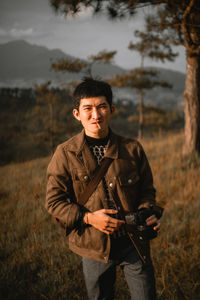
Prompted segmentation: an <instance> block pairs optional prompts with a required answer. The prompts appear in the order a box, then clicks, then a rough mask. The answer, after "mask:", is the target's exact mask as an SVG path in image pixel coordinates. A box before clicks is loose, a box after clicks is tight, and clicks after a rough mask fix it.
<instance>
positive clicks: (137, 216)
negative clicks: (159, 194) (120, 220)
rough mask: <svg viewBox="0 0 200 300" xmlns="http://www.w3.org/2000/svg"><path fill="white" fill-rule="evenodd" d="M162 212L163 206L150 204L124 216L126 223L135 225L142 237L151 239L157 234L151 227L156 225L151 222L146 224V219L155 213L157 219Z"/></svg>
mask: <svg viewBox="0 0 200 300" xmlns="http://www.w3.org/2000/svg"><path fill="white" fill-rule="evenodd" d="M162 214H163V208H162V207H160V206H157V205H151V206H149V207H142V208H140V209H138V210H137V211H136V212H131V213H128V214H127V215H126V216H125V220H126V223H127V224H129V225H135V227H136V229H137V230H138V231H139V234H140V236H142V237H143V238H144V239H148V240H152V239H154V238H155V237H156V236H157V231H156V230H154V229H153V228H154V227H155V226H156V225H157V224H156V223H155V224H152V225H150V226H148V225H147V224H146V219H147V218H149V217H150V216H152V215H155V216H156V218H157V219H160V218H161V216H162Z"/></svg>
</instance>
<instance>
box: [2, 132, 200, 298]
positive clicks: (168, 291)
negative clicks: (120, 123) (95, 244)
mask: <svg viewBox="0 0 200 300" xmlns="http://www.w3.org/2000/svg"><path fill="white" fill-rule="evenodd" d="M182 142H183V135H182V133H179V134H169V135H165V136H160V137H154V138H153V139H150V138H148V139H144V140H143V141H142V144H143V146H144V148H145V151H146V153H147V155H148V157H149V159H150V162H151V166H152V169H153V173H154V180H155V186H156V188H157V191H158V192H157V200H158V202H159V203H160V204H162V205H164V206H165V213H164V216H163V218H162V220H161V222H162V230H161V232H160V236H159V237H158V238H157V239H156V240H154V241H153V242H152V256H153V261H154V265H155V271H156V277H157V290H158V298H159V299H171V300H173V299H174V300H175V299H180V300H183V299H188V300H189V299H190V300H191V299H192V300H195V299H199V295H200V275H199V274H200V262H199V255H200V220H199V219H200V218H199V211H200V185H199V178H200V160H199V158H198V157H193V158H184V157H183V156H182V155H181V147H182ZM48 161H49V158H45V159H44V158H43V159H37V160H33V161H29V162H26V163H22V164H10V165H7V166H4V167H1V168H0V176H1V181H0V197H1V219H0V225H1V239H0V257H1V265H0V276H1V294H0V298H1V299H9V300H14V299H52V300H54V299H69V300H75V299H87V297H86V291H85V286H84V281H83V275H82V271H81V259H80V258H79V257H78V256H76V255H74V254H73V253H71V252H70V251H68V247H67V241H66V239H64V238H63V237H62V235H58V230H59V229H58V227H57V225H56V224H54V222H53V220H52V218H51V217H50V216H49V215H48V214H47V212H46V211H45V209H44V197H45V171H46V166H47V164H48ZM116 299H121V300H124V299H130V298H129V296H128V291H127V286H126V284H125V282H124V278H123V276H122V273H121V271H120V270H119V271H118V277H117V292H116Z"/></svg>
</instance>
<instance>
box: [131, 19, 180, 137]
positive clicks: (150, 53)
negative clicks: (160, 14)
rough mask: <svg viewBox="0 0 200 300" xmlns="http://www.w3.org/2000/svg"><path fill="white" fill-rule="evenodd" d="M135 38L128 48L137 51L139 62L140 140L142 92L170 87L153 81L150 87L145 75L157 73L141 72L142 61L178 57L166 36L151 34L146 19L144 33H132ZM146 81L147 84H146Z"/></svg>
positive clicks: (141, 133) (140, 135)
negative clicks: (135, 41) (158, 86)
mask: <svg viewBox="0 0 200 300" xmlns="http://www.w3.org/2000/svg"><path fill="white" fill-rule="evenodd" d="M134 35H135V37H136V38H139V39H140V40H139V41H138V42H137V43H133V42H130V43H129V46H128V48H129V49H130V50H131V51H137V52H138V53H139V55H140V58H141V62H140V68H139V69H137V72H138V76H139V77H140V81H141V83H142V82H143V84H140V86H139V87H137V88H136V91H137V93H138V94H139V132H138V137H139V138H142V136H143V123H144V116H143V96H144V90H145V89H150V88H152V87H154V86H155V85H160V86H162V87H171V86H170V85H169V84H168V83H167V82H162V81H156V82H155V81H154V82H152V85H151V84H150V78H149V77H148V78H147V79H146V77H145V76H146V75H154V76H155V75H157V74H158V72H156V71H155V70H154V72H153V73H152V71H151V70H150V72H149V74H148V71H146V74H145V73H144V71H143V68H144V59H145V58H147V57H149V58H151V59H155V60H161V61H162V62H165V61H166V60H169V61H173V60H174V58H175V57H176V56H177V55H178V54H177V53H173V51H172V49H171V47H170V44H169V38H168V36H161V35H160V34H159V33H152V31H151V30H150V27H149V23H148V19H147V20H146V28H145V31H139V30H136V31H135V32H134ZM147 80H148V84H147Z"/></svg>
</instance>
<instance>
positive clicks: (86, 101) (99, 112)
mask: <svg viewBox="0 0 200 300" xmlns="http://www.w3.org/2000/svg"><path fill="white" fill-rule="evenodd" d="M113 112H114V107H113V106H112V107H110V105H109V104H108V102H107V100H106V98H105V97H104V96H99V97H93V98H83V99H81V101H80V106H79V110H77V109H74V110H73V115H74V117H75V118H76V119H77V120H79V121H80V122H81V123H82V125H83V127H84V128H85V133H86V135H88V136H91V137H94V138H103V137H106V136H107V134H108V125H109V120H110V117H111V115H112V113H113Z"/></svg>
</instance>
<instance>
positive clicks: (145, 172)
mask: <svg viewBox="0 0 200 300" xmlns="http://www.w3.org/2000/svg"><path fill="white" fill-rule="evenodd" d="M136 155H137V161H138V169H139V175H140V186H139V191H140V197H139V199H140V200H139V206H138V207H142V206H143V205H144V204H145V205H144V206H149V205H151V204H155V198H156V190H155V188H154V186H153V175H152V171H151V168H150V165H149V162H148V159H147V157H146V154H145V152H144V150H143V148H142V146H141V145H140V144H139V143H138V147H137V154H136Z"/></svg>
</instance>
